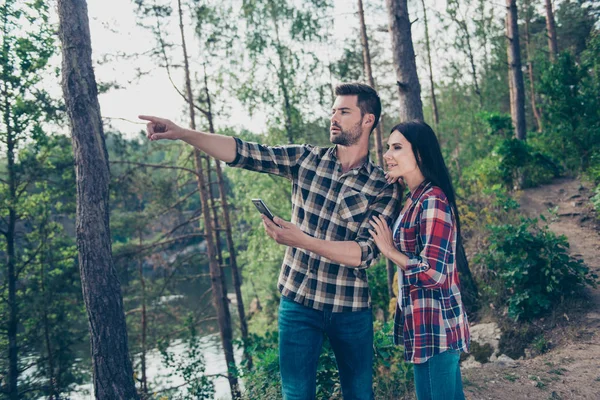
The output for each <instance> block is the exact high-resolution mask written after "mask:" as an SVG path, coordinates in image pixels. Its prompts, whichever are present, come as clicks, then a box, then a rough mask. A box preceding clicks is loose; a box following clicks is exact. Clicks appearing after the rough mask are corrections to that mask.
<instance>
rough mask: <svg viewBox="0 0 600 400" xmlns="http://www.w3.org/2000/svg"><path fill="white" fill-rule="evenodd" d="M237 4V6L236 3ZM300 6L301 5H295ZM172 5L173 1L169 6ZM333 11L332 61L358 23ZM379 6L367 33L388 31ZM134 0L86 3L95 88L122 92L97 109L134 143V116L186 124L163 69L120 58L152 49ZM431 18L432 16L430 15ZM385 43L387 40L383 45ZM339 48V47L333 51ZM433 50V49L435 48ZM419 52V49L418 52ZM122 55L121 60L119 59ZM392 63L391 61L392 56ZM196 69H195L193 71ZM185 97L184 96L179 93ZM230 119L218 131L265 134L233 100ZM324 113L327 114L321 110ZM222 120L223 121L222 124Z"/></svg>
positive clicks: (416, 14)
mask: <svg viewBox="0 0 600 400" xmlns="http://www.w3.org/2000/svg"><path fill="white" fill-rule="evenodd" d="M234 1H239V0H234ZM297 1H300V2H301V1H302V0H297ZM173 3H175V2H174V0H173ZM409 3H411V4H412V5H411V4H409V6H411V7H412V8H411V9H410V12H411V20H413V21H415V20H416V23H415V24H413V29H412V31H413V42H415V43H416V42H418V41H419V40H420V39H421V37H422V28H421V27H420V25H422V24H421V23H420V20H422V17H421V14H422V12H421V6H420V2H415V1H412V2H409ZM428 3H429V4H430V5H431V7H433V8H434V9H438V11H442V10H443V9H444V4H445V1H436V2H431V1H430V2H428ZM334 4H335V6H334V9H333V11H332V15H333V16H334V22H333V26H332V30H331V32H332V33H333V36H334V37H333V40H332V44H330V45H329V47H328V49H327V53H328V54H323V57H331V58H335V57H336V55H339V54H341V52H342V51H343V45H342V43H343V41H344V38H346V37H347V36H350V35H354V36H356V37H357V36H358V29H359V26H358V18H357V15H356V2H355V1H353V0H334ZM384 6H385V2H384V1H383V0H373V1H369V2H365V7H366V10H365V14H366V19H367V25H368V26H369V28H372V27H373V26H386V25H387V18H386V15H385V12H384V10H383V7H384ZM135 7H136V6H135V5H134V3H133V0H88V15H89V18H90V32H91V40H92V49H93V58H94V62H95V72H96V80H97V82H99V83H108V82H115V83H117V84H118V85H119V86H120V87H121V88H120V89H112V90H110V91H108V92H107V93H103V94H101V95H100V96H99V101H100V106H101V111H102V115H103V118H104V122H105V124H106V126H107V127H108V129H110V128H114V129H116V130H119V131H121V132H122V133H124V134H125V135H126V136H127V137H134V136H136V135H137V134H138V132H139V131H140V130H143V129H144V125H143V124H141V123H139V122H138V120H137V115H139V114H150V115H158V116H163V117H166V118H169V119H172V120H173V121H175V122H177V123H181V124H185V123H186V122H185V121H186V120H187V118H186V111H185V104H184V102H183V100H182V98H181V97H180V95H179V94H178V93H177V91H176V90H175V89H174V88H173V86H172V84H171V82H170V80H169V78H168V76H167V73H166V71H165V69H164V68H161V67H160V66H158V64H157V62H156V60H152V59H150V57H146V56H143V57H125V56H123V55H134V54H143V53H145V52H148V51H150V50H151V49H152V48H153V47H154V46H155V43H156V41H155V38H154V37H153V35H152V33H150V32H149V31H148V30H147V29H145V28H143V27H140V26H139V25H138V24H137V22H138V21H137V16H136V13H135ZM430 14H433V12H432V13H430ZM428 18H429V20H430V24H432V25H434V26H433V27H430V31H435V29H436V27H435V22H431V21H434V20H435V17H434V16H433V15H428ZM191 25H192V24H191V23H190V26H188V27H187V30H188V32H187V37H188V49H189V50H190V60H191V63H192V67H194V64H193V63H194V61H195V60H196V61H197V60H199V59H201V58H202V57H200V55H198V54H194V50H195V49H198V48H199V46H195V45H194V43H193V40H194V39H195V35H194V32H193V27H192V26H191ZM165 29H166V30H170V31H171V33H172V34H175V35H178V31H177V30H178V27H177V26H176V25H173V26H167V27H165ZM370 34H378V35H382V37H384V38H385V35H387V34H386V33H385V32H383V33H381V32H379V33H375V32H371V33H370ZM384 40H385V39H384ZM337 44H340V46H339V47H336V45H337ZM433 46H434V47H435V46H436V43H435V42H434V43H433ZM416 50H417V52H418V51H419V48H418V46H417V48H416ZM118 54H120V55H121V56H117V55H118ZM451 56H452V55H451V54H444V55H443V57H451ZM390 57H391V56H390ZM422 57H423V54H417V63H418V67H419V74H420V75H421V86H422V91H423V93H424V95H427V93H428V92H427V83H426V82H425V78H426V75H425V70H423V68H424V62H422V61H423V60H424V59H423V58H422ZM55 61H56V63H58V64H59V63H60V56H57V58H56V60H55ZM443 64H444V62H443V60H441V59H440V58H439V57H438V58H437V59H434V67H435V68H438V69H441V68H442V65H443ZM196 67H198V65H196ZM138 70H141V71H144V72H145V74H144V75H143V76H142V77H141V78H137V77H136V75H137V71H138ZM385 77H389V79H390V80H391V82H392V83H393V82H394V80H395V76H394V72H393V71H392V70H390V71H389V72H386V73H385V74H384V78H385ZM173 81H174V83H175V84H176V85H177V86H178V87H179V88H180V90H182V88H183V73H182V71H180V70H175V71H174V72H173ZM59 83H60V82H59V80H55V82H54V86H55V87H54V90H53V92H55V93H57V94H58V95H59V96H60V95H62V93H61V91H60V86H59ZM182 91H183V90H182ZM230 110H231V111H230V115H228V116H226V117H221V118H220V119H219V118H217V121H216V125H217V129H218V128H219V127H223V126H233V127H236V128H238V129H240V128H245V129H247V130H250V131H253V132H255V133H260V132H264V131H265V130H266V125H267V118H268V115H267V114H266V112H265V111H260V110H258V111H257V112H255V113H253V114H252V115H249V113H248V112H247V110H246V107H244V106H242V105H241V104H240V103H239V102H238V101H237V100H236V99H235V98H233V97H232V98H231V99H230ZM322 111H323V112H326V111H327V110H322ZM224 118H227V120H225V119H224Z"/></svg>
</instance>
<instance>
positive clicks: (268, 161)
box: [227, 138, 313, 179]
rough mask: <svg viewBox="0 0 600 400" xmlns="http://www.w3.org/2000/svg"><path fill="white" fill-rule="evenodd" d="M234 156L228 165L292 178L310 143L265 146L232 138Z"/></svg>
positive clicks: (307, 152) (308, 150) (309, 148)
mask: <svg viewBox="0 0 600 400" xmlns="http://www.w3.org/2000/svg"><path fill="white" fill-rule="evenodd" d="M234 139H235V144H236V157H235V159H234V160H233V161H232V162H230V163H227V165H229V166H230V167H238V168H244V169H247V170H250V171H256V172H264V173H268V174H273V175H278V176H283V177H285V178H288V179H293V178H294V176H296V172H297V170H298V168H297V167H298V165H299V163H300V161H301V160H302V159H303V158H304V157H305V156H306V155H307V154H309V153H310V151H311V150H312V148H313V147H312V146H310V145H306V144H305V145H287V146H265V145H262V144H259V143H252V142H246V141H244V140H241V139H239V138H234Z"/></svg>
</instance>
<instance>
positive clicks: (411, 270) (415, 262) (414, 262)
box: [404, 258, 429, 277]
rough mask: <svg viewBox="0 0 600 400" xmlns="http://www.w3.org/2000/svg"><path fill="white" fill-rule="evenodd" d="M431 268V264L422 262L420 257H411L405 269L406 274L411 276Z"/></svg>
mask: <svg viewBox="0 0 600 400" xmlns="http://www.w3.org/2000/svg"><path fill="white" fill-rule="evenodd" d="M428 269H429V265H427V264H425V263H423V262H421V260H419V259H418V258H409V259H408V262H407V263H406V269H405V270H404V276H406V277H410V276H413V275H417V274H420V273H421V272H425V271H427V270H428Z"/></svg>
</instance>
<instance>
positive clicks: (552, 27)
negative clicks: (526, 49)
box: [546, 0, 558, 62]
mask: <svg viewBox="0 0 600 400" xmlns="http://www.w3.org/2000/svg"><path fill="white" fill-rule="evenodd" d="M546 30H547V31H548V49H549V51H550V61H552V62H554V61H556V55H557V54H558V39H557V38H556V24H555V22H554V12H553V11H552V0H546Z"/></svg>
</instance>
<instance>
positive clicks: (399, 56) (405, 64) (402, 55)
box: [386, 0, 423, 121]
mask: <svg viewBox="0 0 600 400" xmlns="http://www.w3.org/2000/svg"><path fill="white" fill-rule="evenodd" d="M407 3H408V2H407V0H386V5H387V10H388V15H389V30H390V34H391V35H392V51H393V58H394V67H395V69H396V83H397V85H398V95H399V98H400V121H408V120H413V119H416V120H423V103H422V102H421V85H420V84H419V77H418V75H417V64H416V61H415V50H414V47H413V42H412V35H411V23H410V19H409V17H408V4H407Z"/></svg>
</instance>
